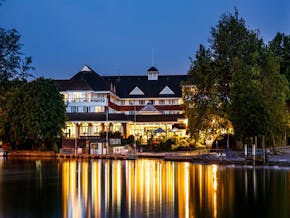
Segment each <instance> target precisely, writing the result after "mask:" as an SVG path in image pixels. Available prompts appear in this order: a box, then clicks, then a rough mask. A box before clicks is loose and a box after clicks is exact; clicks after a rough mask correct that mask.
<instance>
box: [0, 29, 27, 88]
mask: <svg viewBox="0 0 290 218" xmlns="http://www.w3.org/2000/svg"><path fill="white" fill-rule="evenodd" d="M21 47H22V45H21V44H20V35H19V33H18V32H17V31H16V30H15V29H11V30H5V29H3V28H0V84H2V85H3V84H5V83H7V82H8V81H9V80H12V79H15V78H19V79H24V78H26V77H27V76H29V74H28V71H29V70H30V69H32V67H31V65H30V64H31V57H23V55H22V53H21Z"/></svg>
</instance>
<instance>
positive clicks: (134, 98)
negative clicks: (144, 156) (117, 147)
mask: <svg viewBox="0 0 290 218" xmlns="http://www.w3.org/2000/svg"><path fill="white" fill-rule="evenodd" d="M146 73H147V75H146V74H145V75H144V76H139V75H138V76H137V75H134V76H101V75H99V74H97V73H96V72H95V71H94V70H92V69H91V68H90V67H88V66H84V67H83V68H82V69H81V71H80V72H78V73H77V74H75V75H74V76H73V77H72V78H70V79H67V80H55V83H56V84H58V86H59V87H60V91H61V93H62V94H63V96H64V101H65V105H66V112H67V122H66V128H65V130H64V132H65V137H66V139H65V140H64V141H65V143H63V145H64V144H65V146H73V144H74V142H76V140H77V139H78V140H80V139H84V138H85V139H86V140H87V139H89V141H90V142H94V141H95V142H96V141H100V139H101V136H102V134H103V133H106V132H113V133H114V132H119V133H120V134H121V135H122V137H123V138H127V137H128V136H129V135H133V136H135V139H136V140H137V139H138V140H139V141H140V142H141V144H147V141H148V140H149V138H152V139H154V138H156V137H157V136H160V134H162V135H163V136H164V137H170V136H172V135H176V134H178V135H185V134H186V125H187V123H186V119H185V115H184V110H183V106H182V91H181V81H184V80H186V79H187V76H186V75H160V74H159V71H158V70H157V69H156V68H155V67H151V68H149V69H148V70H147V72H146Z"/></svg>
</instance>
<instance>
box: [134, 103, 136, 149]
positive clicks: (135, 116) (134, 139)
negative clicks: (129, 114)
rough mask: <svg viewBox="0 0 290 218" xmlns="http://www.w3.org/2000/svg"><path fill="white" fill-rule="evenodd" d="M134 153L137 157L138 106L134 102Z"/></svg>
mask: <svg viewBox="0 0 290 218" xmlns="http://www.w3.org/2000/svg"><path fill="white" fill-rule="evenodd" d="M134 153H135V155H136V104H135V102H134Z"/></svg>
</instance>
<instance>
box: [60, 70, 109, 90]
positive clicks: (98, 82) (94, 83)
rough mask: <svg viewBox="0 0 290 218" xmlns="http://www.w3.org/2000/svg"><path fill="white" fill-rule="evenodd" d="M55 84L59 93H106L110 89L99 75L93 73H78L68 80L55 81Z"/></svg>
mask: <svg viewBox="0 0 290 218" xmlns="http://www.w3.org/2000/svg"><path fill="white" fill-rule="evenodd" d="M89 69H90V68H89ZM55 83H56V84H58V86H59V87H60V89H61V91H66V90H78V91H85V90H94V91H106V90H108V89H109V87H110V86H109V85H110V84H108V83H107V81H104V80H102V79H101V77H100V75H99V74H97V73H96V72H95V71H80V72H78V73H77V74H76V75H74V76H73V77H72V78H71V79H69V80H55Z"/></svg>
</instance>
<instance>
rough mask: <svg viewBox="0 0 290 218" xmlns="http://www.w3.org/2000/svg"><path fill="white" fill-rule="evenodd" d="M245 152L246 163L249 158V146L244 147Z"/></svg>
mask: <svg viewBox="0 0 290 218" xmlns="http://www.w3.org/2000/svg"><path fill="white" fill-rule="evenodd" d="M244 151H245V161H247V157H248V145H247V144H245V145H244Z"/></svg>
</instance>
